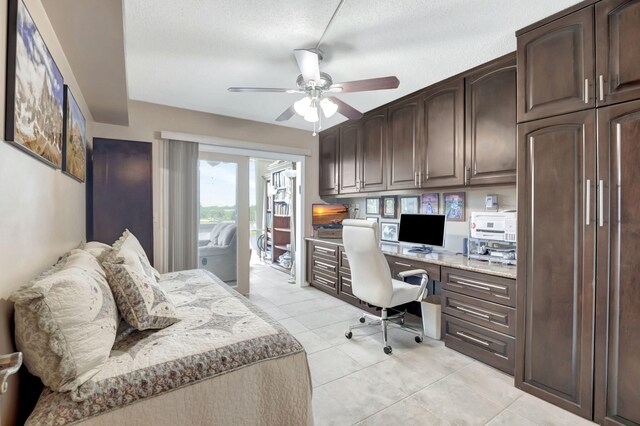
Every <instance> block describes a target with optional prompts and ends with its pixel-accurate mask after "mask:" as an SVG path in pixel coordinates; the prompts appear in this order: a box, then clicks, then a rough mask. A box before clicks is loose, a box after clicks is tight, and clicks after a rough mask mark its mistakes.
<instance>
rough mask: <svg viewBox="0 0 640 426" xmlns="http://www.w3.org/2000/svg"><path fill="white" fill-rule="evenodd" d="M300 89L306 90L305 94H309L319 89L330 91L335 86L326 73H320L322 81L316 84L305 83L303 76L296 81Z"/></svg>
mask: <svg viewBox="0 0 640 426" xmlns="http://www.w3.org/2000/svg"><path fill="white" fill-rule="evenodd" d="M296 84H297V85H298V88H299V89H300V90H304V91H305V92H309V91H310V90H311V89H314V88H315V89H319V90H323V91H325V90H329V87H331V85H332V84H333V79H332V78H331V76H330V75H329V74H327V73H326V72H320V81H315V82H311V81H309V82H305V81H304V77H303V76H302V74H300V75H299V76H298V80H297V81H296Z"/></svg>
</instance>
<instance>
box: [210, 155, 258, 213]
mask: <svg viewBox="0 0 640 426" xmlns="http://www.w3.org/2000/svg"><path fill="white" fill-rule="evenodd" d="M212 164H215V162H209V161H206V160H201V161H200V205H201V206H203V207H210V206H221V207H222V206H235V205H236V185H237V174H238V165H237V164H236V163H223V162H220V163H218V164H217V165H212ZM255 174H256V168H255V161H254V160H253V159H252V160H251V161H250V162H249V204H250V205H252V206H255V204H256V179H255Z"/></svg>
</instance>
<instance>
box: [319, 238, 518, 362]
mask: <svg viewBox="0 0 640 426" xmlns="http://www.w3.org/2000/svg"><path fill="white" fill-rule="evenodd" d="M306 240H307V281H308V282H309V284H310V285H312V286H314V287H316V288H318V289H320V290H322V291H324V292H326V293H329V294H331V295H333V296H335V297H338V298H340V299H342V300H345V301H346V302H349V303H351V304H353V305H356V306H358V307H361V308H362V309H365V310H368V311H373V312H374V311H376V310H377V308H376V307H374V306H370V305H368V304H366V303H364V302H362V301H361V300H359V299H358V298H357V297H355V296H354V295H353V292H352V290H351V270H350V268H349V259H348V258H347V255H346V253H345V251H344V246H343V244H342V240H339V239H320V238H312V237H309V238H307V239H306ZM380 248H381V250H382V252H383V253H384V254H385V257H386V259H387V262H388V263H389V268H390V270H391V274H392V276H393V277H394V278H396V279H398V278H399V276H398V273H400V272H402V271H407V270H410V269H424V270H426V271H427V273H428V274H429V278H430V279H431V280H434V282H435V283H434V285H433V286H432V287H431V290H430V293H434V292H435V293H436V294H438V293H439V294H440V296H441V305H442V318H441V320H442V338H443V340H444V341H445V344H446V346H448V347H450V348H452V349H455V350H457V351H460V352H462V353H465V354H467V355H469V356H471V357H473V358H476V359H478V360H480V361H482V362H485V363H487V364H489V365H492V366H494V367H496V368H499V369H501V370H503V371H505V372H508V373H510V374H513V367H514V356H515V353H514V347H515V320H516V310H515V306H516V281H515V278H516V268H515V266H508V265H501V264H495V263H489V262H483V261H480V260H473V259H469V258H467V257H464V256H462V255H457V254H455V253H451V252H446V251H443V252H433V253H429V254H424V253H410V252H409V251H408V250H409V249H408V248H407V247H403V246H401V245H398V244H384V243H383V244H381V246H380ZM436 284H437V285H436Z"/></svg>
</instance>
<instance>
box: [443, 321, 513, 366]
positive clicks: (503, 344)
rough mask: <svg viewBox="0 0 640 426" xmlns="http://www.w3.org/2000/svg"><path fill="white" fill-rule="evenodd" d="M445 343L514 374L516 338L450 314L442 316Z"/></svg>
mask: <svg viewBox="0 0 640 426" xmlns="http://www.w3.org/2000/svg"><path fill="white" fill-rule="evenodd" d="M442 338H443V340H444V342H445V345H446V346H447V347H449V348H451V349H454V350H456V351H458V352H462V353H463V354H465V355H468V356H470V357H472V358H475V359H477V360H478V361H481V362H484V363H485V364H488V365H490V366H492V367H495V368H498V369H500V370H502V371H504V372H506V373H509V374H511V375H513V369H514V365H515V339H514V338H513V337H510V336H505V335H504V334H501V333H496V332H495V331H492V330H489V329H487V328H484V327H480V326H477V325H475V324H472V323H470V322H467V321H463V320H460V319H458V318H454V317H452V316H449V315H443V316H442Z"/></svg>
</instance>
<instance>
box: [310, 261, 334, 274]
mask: <svg viewBox="0 0 640 426" xmlns="http://www.w3.org/2000/svg"><path fill="white" fill-rule="evenodd" d="M315 264H316V266H320V267H321V268H323V269H331V270H332V271H333V270H334V269H335V266H333V265H329V264H328V263H324V262H320V261H318V260H316V261H315Z"/></svg>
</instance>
